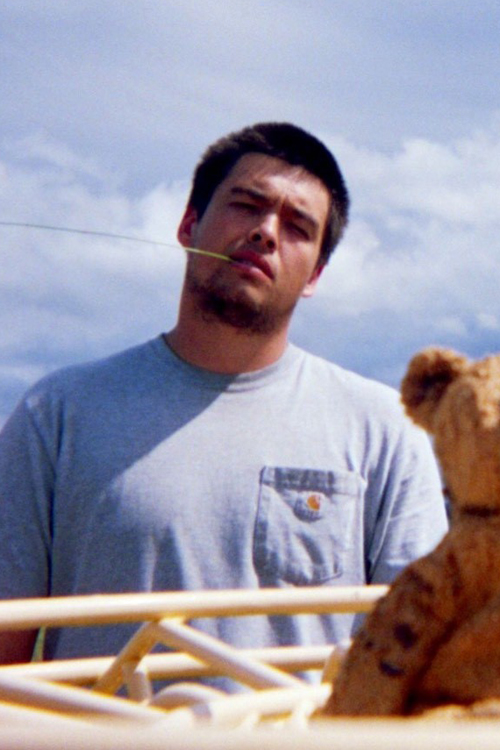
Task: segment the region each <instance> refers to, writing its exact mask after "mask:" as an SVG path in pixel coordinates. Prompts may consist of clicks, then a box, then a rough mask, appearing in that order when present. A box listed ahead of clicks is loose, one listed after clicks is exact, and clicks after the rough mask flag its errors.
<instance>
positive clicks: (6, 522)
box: [0, 399, 54, 598]
mask: <svg viewBox="0 0 500 750" xmlns="http://www.w3.org/2000/svg"><path fill="white" fill-rule="evenodd" d="M53 479H54V466H53V459H52V458H51V456H50V450H49V447H48V445H47V439H46V436H44V435H43V434H42V431H41V429H40V425H39V424H37V419H36V418H35V415H34V413H33V410H32V409H31V408H30V405H29V401H28V399H25V400H24V401H23V402H21V404H20V405H19V406H18V407H17V409H16V410H15V412H14V413H13V415H12V416H11V417H10V419H9V420H8V421H7V423H6V424H5V426H4V428H3V430H2V432H1V433H0V550H1V551H0V598H17V597H34V596H35V597H36V596H45V595H47V593H48V589H49V559H50V546H51V530H50V525H51V524H50V515H51V512H50V508H51V499H52V486H53Z"/></svg>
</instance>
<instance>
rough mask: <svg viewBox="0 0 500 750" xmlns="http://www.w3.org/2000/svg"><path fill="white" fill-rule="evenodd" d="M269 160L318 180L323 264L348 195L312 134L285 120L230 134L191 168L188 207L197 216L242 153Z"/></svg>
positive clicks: (332, 160)
mask: <svg viewBox="0 0 500 750" xmlns="http://www.w3.org/2000/svg"><path fill="white" fill-rule="evenodd" d="M251 153H259V154H265V155H266V156H273V157H275V158H278V159H283V161H286V162H288V164H293V165H294V166H300V167H303V168H304V169H305V170H307V172H309V173H310V174H312V175H314V176H315V177H318V178H319V179H320V180H321V182H322V183H323V184H324V185H325V187H326V188H327V190H328V192H329V193H330V196H331V211H330V216H329V220H328V222H327V225H326V227H325V232H324V236H323V239H322V244H321V252H320V258H319V262H320V263H327V262H328V259H329V258H330V255H331V254H332V252H333V250H334V248H335V247H336V245H337V244H338V242H339V240H340V238H341V237H342V234H343V231H344V229H345V227H346V226H347V221H348V213H349V194H348V192H347V188H346V186H345V183H344V178H343V177H342V173H341V171H340V169H339V166H338V164H337V162H336V160H335V158H334V156H333V154H332V153H331V152H330V151H329V150H328V149H327V148H326V146H325V145H324V144H323V143H321V141H319V140H318V139H317V138H316V137H315V136H313V135H311V134H310V133H307V132H306V131H305V130H302V128H299V127H297V126H296V125H292V124H290V123H286V122H266V123H257V124H256V125H252V126H250V127H246V128H243V130H239V131H237V132H235V133H230V134H229V135H226V136H224V137H222V138H220V139H219V140H218V141H216V142H215V143H214V144H213V145H211V146H209V147H208V149H207V150H206V151H205V153H204V154H203V156H202V158H201V160H200V162H199V164H198V166H197V167H196V169H195V172H194V176H193V183H192V187H191V193H190V196H189V199H188V204H189V205H190V206H192V207H193V208H194V209H195V210H196V211H197V213H198V216H199V217H201V216H202V215H203V213H204V212H205V210H206V208H207V206H208V204H209V203H210V200H211V199H212V196H213V194H214V192H215V190H216V189H217V187H218V186H219V185H220V183H221V182H223V180H225V178H226V177H227V176H228V175H229V173H230V171H231V170H232V168H233V167H234V166H235V164H236V162H237V161H238V160H239V159H240V158H241V157H242V156H244V155H245V154H251Z"/></svg>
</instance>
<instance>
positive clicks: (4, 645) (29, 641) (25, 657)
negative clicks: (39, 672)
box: [0, 630, 37, 664]
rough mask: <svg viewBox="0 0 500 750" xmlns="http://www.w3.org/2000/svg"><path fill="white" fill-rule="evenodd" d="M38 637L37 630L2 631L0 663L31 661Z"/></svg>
mask: <svg viewBox="0 0 500 750" xmlns="http://www.w3.org/2000/svg"><path fill="white" fill-rule="evenodd" d="M36 637H37V631H36V630H21V631H16V630H8V631H7V630H5V631H0V664H20V663H22V662H28V661H30V659H31V657H32V655H33V649H34V647H35V641H36Z"/></svg>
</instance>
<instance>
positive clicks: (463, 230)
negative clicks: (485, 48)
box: [299, 117, 500, 383]
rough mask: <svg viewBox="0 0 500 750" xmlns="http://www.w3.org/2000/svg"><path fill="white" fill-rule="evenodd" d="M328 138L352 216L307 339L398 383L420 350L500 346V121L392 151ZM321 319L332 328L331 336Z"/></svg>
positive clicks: (474, 351) (474, 350) (307, 314)
mask: <svg viewBox="0 0 500 750" xmlns="http://www.w3.org/2000/svg"><path fill="white" fill-rule="evenodd" d="M325 140H327V141H328V142H329V145H330V146H331V148H332V150H333V151H334V152H335V153H336V154H337V156H338V158H339V162H340V164H341V166H342V168H343V170H344V172H345V174H346V176H347V179H348V183H349V185H350V189H351V193H352V200H353V215H352V221H351V225H350V228H349V229H348V231H347V234H346V237H345V239H344V240H343V242H342V244H341V246H340V247H339V248H338V250H337V253H336V255H334V256H333V259H332V261H331V264H330V266H329V267H328V269H327V270H326V272H325V274H324V278H323V279H322V283H321V284H320V287H319V289H318V293H317V299H316V303H315V304H316V307H315V308H314V310H313V309H312V308H311V310H307V309H306V308H305V307H302V309H301V315H303V316H304V322H303V323H302V328H301V329H300V328H299V332H300V330H304V331H309V338H310V340H313V341H314V344H313V345H314V346H315V347H318V349H319V350H320V351H321V353H323V354H325V355H329V356H333V357H334V358H335V357H338V358H340V359H341V360H342V361H344V362H345V363H346V364H351V365H352V364H353V363H354V364H356V366H358V367H359V368H360V369H362V370H364V371H365V372H367V373H369V374H371V375H376V376H377V377H382V378H383V379H390V380H391V381H392V382H394V383H396V382H397V380H398V378H399V376H400V374H401V373H402V370H403V367H404V363H405V360H406V358H407V357H408V356H409V355H410V354H411V353H412V351H413V349H415V348H418V347H421V346H424V345H427V344H431V343H438V344H444V345H449V346H454V347H456V348H463V349H464V350H465V351H467V352H469V353H470V354H471V355H473V356H479V355H481V354H482V353H484V352H485V351H489V350H491V349H495V348H498V341H497V334H498V321H499V320H500V297H499V295H498V285H499V270H498V257H499V251H500V246H499V244H500V241H499V237H500V212H499V211H498V195H499V194H500V119H499V118H498V117H496V118H494V119H493V122H492V123H491V126H490V127H489V128H488V129H485V130H483V131H480V132H476V133H473V134H472V135H470V137H468V138H463V139H460V140H457V141H453V142H450V143H436V142H431V141H426V140H423V139H411V140H408V141H406V142H405V143H403V144H402V146H401V148H400V149H399V150H397V151H395V152H393V153H387V152H382V151H378V150H374V149H367V148H360V147H357V146H356V145H354V144H353V143H351V142H349V141H347V140H345V139H338V138H328V136H326V137H325ZM313 315H314V317H315V319H316V320H322V321H325V322H326V321H330V327H329V328H330V335H329V336H328V337H325V330H324V328H325V327H326V326H321V330H318V326H317V325H316V326H315V325H313V322H312V320H311V319H310V318H311V317H312V316H313ZM311 332H313V333H311ZM395 332H396V338H395ZM300 340H301V342H303V343H305V340H306V336H305V335H300ZM328 342H330V343H328ZM358 347H360V349H359V350H358ZM356 352H357V354H356ZM388 373H393V374H392V375H390V376H389V375H388Z"/></svg>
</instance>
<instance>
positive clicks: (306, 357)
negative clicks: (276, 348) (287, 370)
mask: <svg viewBox="0 0 500 750" xmlns="http://www.w3.org/2000/svg"><path fill="white" fill-rule="evenodd" d="M299 351H301V350H299ZM302 357H303V359H302V367H303V371H304V376H305V377H308V378H310V379H311V380H316V381H317V382H318V383H319V382H321V383H323V387H324V388H326V389H327V390H328V391H329V392H330V393H331V394H332V395H335V396H336V397H337V398H338V399H339V400H340V399H342V400H343V401H344V402H345V403H346V404H347V405H349V407H350V408H351V409H354V410H358V409H359V410H361V411H363V412H369V413H374V414H380V415H384V414H385V415H388V414H389V415H391V416H398V415H399V416H401V415H402V414H403V407H402V404H401V398H400V394H399V392H398V391H397V390H396V389H395V388H392V387H391V386H389V385H386V384H385V383H381V382H379V381H376V380H373V379H371V378H367V377H365V376H364V375H360V374H358V373H356V372H353V371H351V370H347V369H345V368H343V367H340V366H339V365H337V364H335V363H333V362H329V361H328V360H326V359H323V358H322V357H318V356H316V355H314V354H310V353H309V352H305V351H302Z"/></svg>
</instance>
